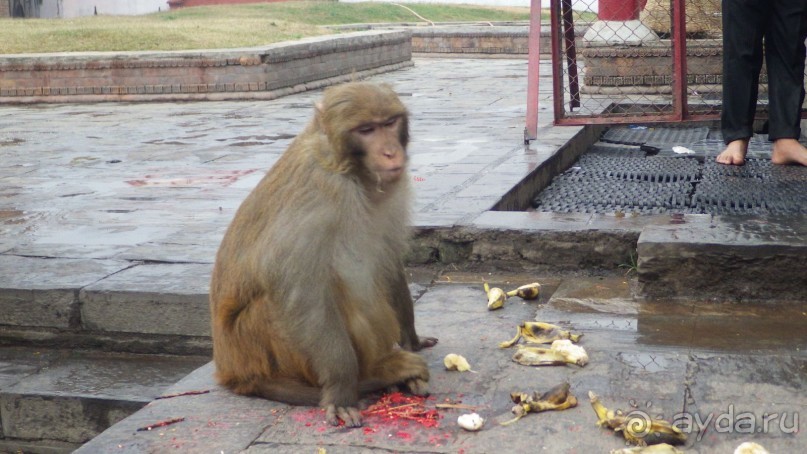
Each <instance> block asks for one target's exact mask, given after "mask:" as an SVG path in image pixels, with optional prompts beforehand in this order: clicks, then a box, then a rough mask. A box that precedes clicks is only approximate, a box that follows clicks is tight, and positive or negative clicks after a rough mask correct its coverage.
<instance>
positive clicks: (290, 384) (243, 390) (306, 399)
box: [230, 378, 321, 406]
mask: <svg viewBox="0 0 807 454" xmlns="http://www.w3.org/2000/svg"><path fill="white" fill-rule="evenodd" d="M230 388H231V389H232V390H233V391H234V392H235V393H236V394H243V395H247V396H257V397H263V398H264V399H268V400H274V401H277V402H283V403H287V404H291V405H308V406H317V405H319V399H320V394H321V389H320V388H318V387H315V386H310V385H307V384H305V383H303V382H301V381H299V380H294V379H289V378H274V379H272V380H271V381H267V380H254V381H251V382H246V383H238V384H234V385H233V386H231V387H230Z"/></svg>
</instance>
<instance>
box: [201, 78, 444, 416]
mask: <svg viewBox="0 0 807 454" xmlns="http://www.w3.org/2000/svg"><path fill="white" fill-rule="evenodd" d="M316 110H317V112H316V115H315V118H314V119H313V121H312V122H311V123H310V124H309V125H308V126H307V127H306V129H305V130H304V131H303V132H302V133H301V134H300V135H299V136H298V137H297V138H296V139H295V140H294V141H293V142H292V144H291V145H290V146H289V149H288V150H287V151H286V153H285V154H284V155H283V156H282V157H281V158H280V159H279V160H278V161H277V163H276V164H275V165H274V167H273V168H272V169H271V170H270V171H269V173H267V175H266V176H265V177H264V178H263V180H261V182H260V183H259V184H258V186H257V187H256V188H255V190H253V191H252V193H251V194H250V195H249V196H248V197H247V198H246V199H245V200H244V202H243V204H242V205H241V207H240V208H239V209H238V211H237V213H236V215H235V217H234V219H233V221H232V224H231V225H230V227H229V229H228V230H227V233H226V234H225V236H224V239H223V241H222V243H221V247H220V248H219V251H218V254H217V256H216V264H215V268H214V271H213V276H212V280H211V285H210V306H211V312H212V329H213V354H214V359H215V363H216V371H217V373H216V375H217V379H218V381H219V382H220V383H221V384H222V385H224V386H226V387H228V388H230V389H232V390H233V391H234V392H236V393H239V394H246V395H256V396H261V397H265V398H267V399H271V400H277V401H282V402H287V403H291V404H300V405H317V404H320V405H322V406H323V407H325V408H326V410H327V411H326V418H327V419H328V420H329V422H331V423H333V424H336V423H338V420H337V417H339V418H341V419H343V420H344V421H345V422H346V423H347V425H348V426H358V425H360V424H361V417H360V415H359V412H358V410H357V408H356V406H357V403H358V399H359V397H360V395H361V394H362V393H365V392H368V391H373V390H377V389H380V388H384V387H389V386H392V385H397V384H404V385H406V386H407V387H409V389H410V391H412V392H414V393H416V394H425V393H427V392H428V384H427V382H428V379H429V372H428V369H427V367H426V363H425V361H424V360H423V359H422V358H421V357H420V356H419V355H417V354H415V353H412V352H411V351H409V350H419V349H420V348H421V347H422V346H429V345H433V344H434V342H436V339H434V338H424V339H423V340H422V341H421V340H420V339H419V338H418V336H417V334H416V333H415V327H414V311H413V308H412V299H411V296H410V294H409V289H408V287H407V284H406V280H405V274H404V269H403V256H404V254H405V252H406V249H407V242H408V235H409V227H408V225H409V222H408V221H409V220H408V207H409V197H410V190H409V185H408V175H407V174H406V171H405V164H406V160H407V156H406V145H407V142H408V139H409V130H408V118H407V112H406V109H405V107H404V106H403V104H402V103H401V102H400V100H399V99H398V97H397V96H396V95H395V93H394V92H393V91H392V90H391V89H390V88H389V87H387V86H382V85H373V84H368V83H351V84H345V85H343V86H339V87H334V88H330V89H328V90H326V92H325V95H324V98H323V100H322V103H321V104H319V105H318V106H317V109H316ZM396 344H398V345H400V346H401V347H402V348H398V347H396Z"/></svg>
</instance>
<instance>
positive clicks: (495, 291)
mask: <svg viewBox="0 0 807 454" xmlns="http://www.w3.org/2000/svg"><path fill="white" fill-rule="evenodd" d="M483 287H484V288H485V293H486V294H487V295H488V310H489V311H492V310H495V309H499V308H501V307H503V306H504V302H505V301H506V300H507V294H506V293H504V290H502V289H500V288H498V287H490V286H489V285H488V283H487V282H485V283H484V284H483Z"/></svg>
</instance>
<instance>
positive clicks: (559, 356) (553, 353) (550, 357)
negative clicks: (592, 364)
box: [513, 339, 588, 367]
mask: <svg viewBox="0 0 807 454" xmlns="http://www.w3.org/2000/svg"><path fill="white" fill-rule="evenodd" d="M556 342H562V343H558V344H556V343H554V342H553V343H552V346H551V347H550V348H543V347H528V346H524V345H519V346H518V350H516V352H515V353H513V361H515V362H517V363H519V364H522V365H524V366H561V365H564V364H576V365H578V366H581V367H582V366H585V365H586V364H588V354H587V353H586V350H585V349H584V348H583V347H579V346H576V345H572V343H571V342H569V340H567V339H565V340H563V341H556ZM570 347H576V348H570Z"/></svg>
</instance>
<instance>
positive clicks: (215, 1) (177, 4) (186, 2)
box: [0, 0, 285, 9]
mask: <svg viewBox="0 0 807 454" xmlns="http://www.w3.org/2000/svg"><path fill="white" fill-rule="evenodd" d="M0 1H2V0H0ZM282 1H285V0H168V6H170V7H171V8H174V9H175V8H182V7H185V6H204V5H227V4H234V3H268V2H282Z"/></svg>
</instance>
